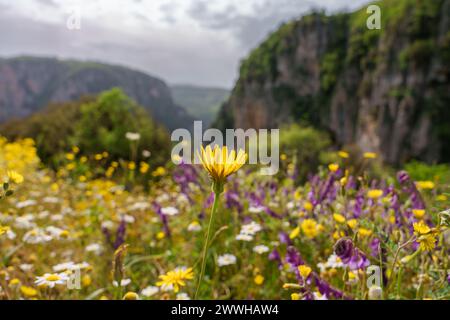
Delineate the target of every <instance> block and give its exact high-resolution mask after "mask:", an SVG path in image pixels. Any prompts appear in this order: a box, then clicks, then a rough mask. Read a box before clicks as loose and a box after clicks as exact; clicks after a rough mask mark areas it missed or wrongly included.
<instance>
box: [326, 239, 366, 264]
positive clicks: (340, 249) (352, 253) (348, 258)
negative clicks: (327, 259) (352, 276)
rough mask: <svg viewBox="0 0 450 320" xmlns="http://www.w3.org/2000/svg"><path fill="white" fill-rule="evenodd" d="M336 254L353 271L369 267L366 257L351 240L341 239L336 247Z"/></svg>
mask: <svg viewBox="0 0 450 320" xmlns="http://www.w3.org/2000/svg"><path fill="white" fill-rule="evenodd" d="M334 252H335V253H336V254H337V255H338V257H339V258H340V259H341V260H342V262H343V263H344V264H346V265H347V266H348V267H349V268H350V269H351V270H356V269H362V268H365V267H367V266H368V265H369V264H370V262H369V260H368V259H367V257H366V255H365V254H364V253H363V252H361V251H360V250H359V249H358V248H357V247H355V245H354V244H353V241H352V239H350V238H341V239H339V240H338V241H337V242H336V244H335V245H334Z"/></svg>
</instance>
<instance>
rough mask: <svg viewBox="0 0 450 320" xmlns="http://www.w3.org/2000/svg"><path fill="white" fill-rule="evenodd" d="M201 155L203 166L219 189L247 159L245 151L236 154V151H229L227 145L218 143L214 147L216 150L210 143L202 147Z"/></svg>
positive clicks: (219, 189)
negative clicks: (220, 145)
mask: <svg viewBox="0 0 450 320" xmlns="http://www.w3.org/2000/svg"><path fill="white" fill-rule="evenodd" d="M199 157H200V161H201V163H202V165H203V168H205V170H206V171H207V172H208V174H209V176H210V177H211V179H212V180H213V183H214V184H215V185H216V187H217V188H218V191H221V188H223V184H224V183H225V180H226V178H227V177H228V176H230V175H231V174H233V173H235V172H236V171H238V170H239V169H240V168H241V167H242V166H243V165H244V163H245V161H246V160H247V154H246V153H245V151H243V150H239V152H238V153H237V154H236V151H234V150H231V152H228V148H227V147H226V146H223V147H222V148H220V147H219V146H218V145H216V146H215V147H214V150H213V149H212V148H211V146H210V145H208V146H207V147H206V148H203V147H202V148H201V154H199Z"/></svg>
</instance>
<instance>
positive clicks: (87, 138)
mask: <svg viewBox="0 0 450 320" xmlns="http://www.w3.org/2000/svg"><path fill="white" fill-rule="evenodd" d="M128 132H133V133H138V134H139V135H140V139H139V140H138V141H137V142H136V143H137V145H138V146H137V152H135V154H134V155H132V152H133V149H132V148H133V147H132V145H133V143H132V142H130V141H129V140H128V139H127V138H126V134H127V133H128ZM73 141H74V142H75V143H76V144H77V146H78V147H79V148H80V150H81V152H82V153H84V154H95V153H101V152H104V151H107V152H108V153H109V155H110V156H111V158H112V159H130V160H134V161H138V160H140V159H141V157H142V156H141V155H142V151H143V150H149V151H151V152H152V160H153V161H154V162H162V161H163V160H164V159H168V155H169V147H170V142H169V141H170V140H169V136H168V134H167V133H166V131H165V130H164V129H163V128H162V127H160V126H158V125H157V124H156V123H155V122H154V121H153V120H152V119H151V118H150V116H149V115H148V113H147V111H146V110H145V109H143V108H142V107H140V106H138V105H137V104H136V103H135V102H134V101H133V100H131V99H130V98H129V97H128V96H126V95H125V94H124V93H123V92H122V91H121V90H120V89H118V88H114V89H111V90H110V91H105V92H103V93H102V94H100V96H99V97H98V98H97V99H96V100H95V101H92V102H90V103H87V104H84V105H83V106H82V107H81V118H80V121H79V122H78V123H77V125H76V128H75V134H74V137H73ZM132 158H133V159H132Z"/></svg>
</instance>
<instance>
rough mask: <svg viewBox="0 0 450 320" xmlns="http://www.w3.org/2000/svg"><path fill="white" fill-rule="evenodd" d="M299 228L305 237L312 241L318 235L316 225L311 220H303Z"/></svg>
mask: <svg viewBox="0 0 450 320" xmlns="http://www.w3.org/2000/svg"><path fill="white" fill-rule="evenodd" d="M301 228H302V231H303V233H304V234H305V236H307V237H308V238H310V239H312V238H314V237H315V236H317V234H318V228H317V223H316V221H315V220H313V219H305V220H303V221H302V224H301Z"/></svg>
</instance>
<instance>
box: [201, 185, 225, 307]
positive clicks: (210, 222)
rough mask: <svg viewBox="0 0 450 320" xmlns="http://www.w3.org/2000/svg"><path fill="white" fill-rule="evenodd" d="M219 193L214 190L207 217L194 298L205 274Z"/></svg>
mask: <svg viewBox="0 0 450 320" xmlns="http://www.w3.org/2000/svg"><path fill="white" fill-rule="evenodd" d="M214 189H215V188H214ZM220 193H221V192H219V190H215V192H214V203H213V206H212V209H211V216H210V217H209V224H208V230H207V232H206V239H205V244H204V246H203V256H202V267H201V269H200V276H199V278H198V284H197V290H195V296H194V300H195V299H197V296H198V293H199V290H200V285H201V283H202V280H203V275H204V274H205V268H206V256H207V253H208V247H209V238H210V237H211V231H212V226H213V224H214V215H215V213H216V210H217V207H218V205H219V197H220Z"/></svg>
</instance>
